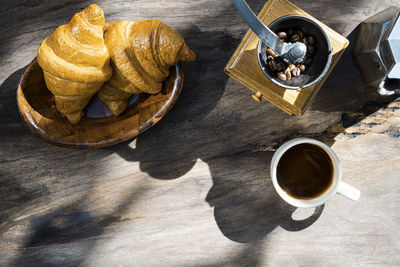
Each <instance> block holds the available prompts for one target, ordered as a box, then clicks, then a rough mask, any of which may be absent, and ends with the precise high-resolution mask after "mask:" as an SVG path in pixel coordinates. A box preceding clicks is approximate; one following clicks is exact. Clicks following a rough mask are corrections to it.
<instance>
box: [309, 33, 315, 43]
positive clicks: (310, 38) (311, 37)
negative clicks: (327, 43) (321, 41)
mask: <svg viewBox="0 0 400 267" xmlns="http://www.w3.org/2000/svg"><path fill="white" fill-rule="evenodd" d="M307 39H308V44H310V45H314V44H315V39H314V36H312V35H310V36H308V38H307Z"/></svg>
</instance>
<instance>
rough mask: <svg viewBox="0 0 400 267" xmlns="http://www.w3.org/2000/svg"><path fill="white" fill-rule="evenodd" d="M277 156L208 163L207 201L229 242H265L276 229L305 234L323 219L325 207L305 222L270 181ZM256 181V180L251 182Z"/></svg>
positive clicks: (260, 154) (269, 154) (263, 154)
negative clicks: (297, 216) (319, 219)
mask: <svg viewBox="0 0 400 267" xmlns="http://www.w3.org/2000/svg"><path fill="white" fill-rule="evenodd" d="M272 154H273V152H249V153H242V154H239V155H235V157H233V158H232V157H226V158H221V159H216V160H212V161H209V162H207V163H208V165H209V167H210V171H211V173H212V179H213V186H212V188H211V189H210V191H209V193H208V195H207V197H206V201H207V202H208V203H209V205H210V206H212V207H214V217H215V221H216V223H217V225H218V227H219V229H220V230H221V232H222V233H223V234H224V235H225V236H226V237H228V238H229V239H231V240H233V241H236V242H241V243H249V242H255V241H257V240H261V239H263V238H264V237H265V236H266V235H268V234H269V233H270V232H271V231H273V230H274V229H275V228H276V227H278V226H281V227H282V228H284V229H285V230H287V231H301V230H303V229H305V228H307V227H309V226H311V225H312V224H313V223H314V222H315V221H317V220H318V218H319V217H320V216H321V214H322V212H323V210H324V206H319V207H317V208H315V209H314V212H313V214H312V215H310V216H309V217H307V218H305V219H303V220H295V219H293V214H294V213H295V212H296V211H297V208H296V207H293V206H291V205H289V204H287V203H286V202H285V201H283V200H282V199H281V198H280V197H279V195H278V194H277V193H276V192H275V189H274V187H273V185H272V182H271V179H270V177H269V162H270V161H271V158H272ZM249 177H253V179H250V180H249V179H248V178H249Z"/></svg>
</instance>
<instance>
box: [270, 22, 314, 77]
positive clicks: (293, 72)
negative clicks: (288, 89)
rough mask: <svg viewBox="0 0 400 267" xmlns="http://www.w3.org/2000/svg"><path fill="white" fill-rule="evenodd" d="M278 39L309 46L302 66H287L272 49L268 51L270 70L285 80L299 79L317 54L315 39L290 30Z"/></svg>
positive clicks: (281, 32)
mask: <svg viewBox="0 0 400 267" xmlns="http://www.w3.org/2000/svg"><path fill="white" fill-rule="evenodd" d="M277 35H278V37H279V38H280V39H281V40H282V41H283V42H291V43H295V42H302V43H304V44H305V45H306V46H307V54H306V58H305V60H304V62H303V63H302V64H286V63H285V62H284V61H283V60H280V59H279V57H278V55H277V54H276V53H275V51H274V50H272V49H271V48H268V49H267V64H268V68H269V69H270V70H271V71H273V72H275V73H276V76H277V77H278V78H279V79H281V80H283V81H286V80H290V79H291V78H292V77H299V76H300V74H301V73H303V72H305V71H306V70H307V69H308V68H309V66H310V64H311V62H312V59H313V56H314V54H315V52H316V51H315V38H314V36H312V35H305V34H304V33H303V32H302V31H300V30H295V29H289V30H287V31H280V32H278V34H277Z"/></svg>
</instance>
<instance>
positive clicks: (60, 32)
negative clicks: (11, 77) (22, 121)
mask: <svg viewBox="0 0 400 267" xmlns="http://www.w3.org/2000/svg"><path fill="white" fill-rule="evenodd" d="M104 25H105V18H104V13H103V10H102V9H101V8H100V7H99V6H98V5H96V4H92V5H90V6H89V7H87V8H86V9H85V10H83V11H82V12H79V13H77V14H75V15H74V16H73V17H72V19H71V21H70V22H69V23H67V24H65V25H61V26H60V27H58V28H57V29H56V30H55V31H54V32H53V34H52V35H51V36H50V37H48V38H46V39H45V40H44V41H43V42H42V44H41V45H40V47H39V49H38V53H37V61H38V63H39V65H40V66H41V68H42V69H43V73H44V79H45V82H46V86H47V88H48V89H49V90H50V91H51V92H52V93H53V95H54V99H55V102H56V108H57V110H58V111H59V112H60V113H61V114H63V115H64V116H66V117H67V119H68V120H69V121H70V122H71V123H72V124H76V123H78V122H79V121H80V120H81V118H82V116H83V109H84V108H85V106H86V105H87V104H88V102H89V101H90V99H91V98H92V96H93V95H94V94H95V93H96V92H97V91H98V90H99V89H100V88H101V87H102V85H103V84H104V82H105V81H107V80H108V79H110V78H111V76H112V67H111V65H110V56H109V53H108V50H107V47H106V46H105V43H104V38H103V27H104Z"/></svg>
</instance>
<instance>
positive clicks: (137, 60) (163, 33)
mask: <svg viewBox="0 0 400 267" xmlns="http://www.w3.org/2000/svg"><path fill="white" fill-rule="evenodd" d="M107 26H108V30H107V32H106V33H105V37H104V38H105V44H106V46H107V48H108V51H109V53H110V56H111V60H112V66H113V69H114V72H113V76H112V77H111V79H110V80H109V81H108V82H107V83H105V84H104V86H103V88H102V89H101V90H100V91H99V92H98V93H97V94H98V96H99V97H100V99H101V100H103V101H104V102H105V103H106V104H107V105H108V107H109V108H110V110H111V111H112V112H113V113H114V115H115V116H118V115H119V114H120V113H121V112H123V111H124V110H125V109H126V107H127V104H128V98H129V97H130V96H131V95H132V94H138V93H141V92H145V93H149V94H156V93H158V92H160V91H161V88H162V82H163V81H164V80H165V79H166V78H167V77H168V75H169V69H170V67H171V66H174V65H176V64H178V63H179V62H180V61H194V60H195V59H196V55H195V53H194V52H193V51H192V50H190V49H189V47H188V46H187V45H186V43H185V41H184V39H183V38H182V36H180V35H179V33H177V32H176V31H175V30H174V29H172V28H171V27H169V26H167V25H165V24H163V23H162V22H161V21H159V20H156V19H152V20H142V21H138V22H132V21H121V22H116V23H115V22H114V23H112V24H110V25H107Z"/></svg>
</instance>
